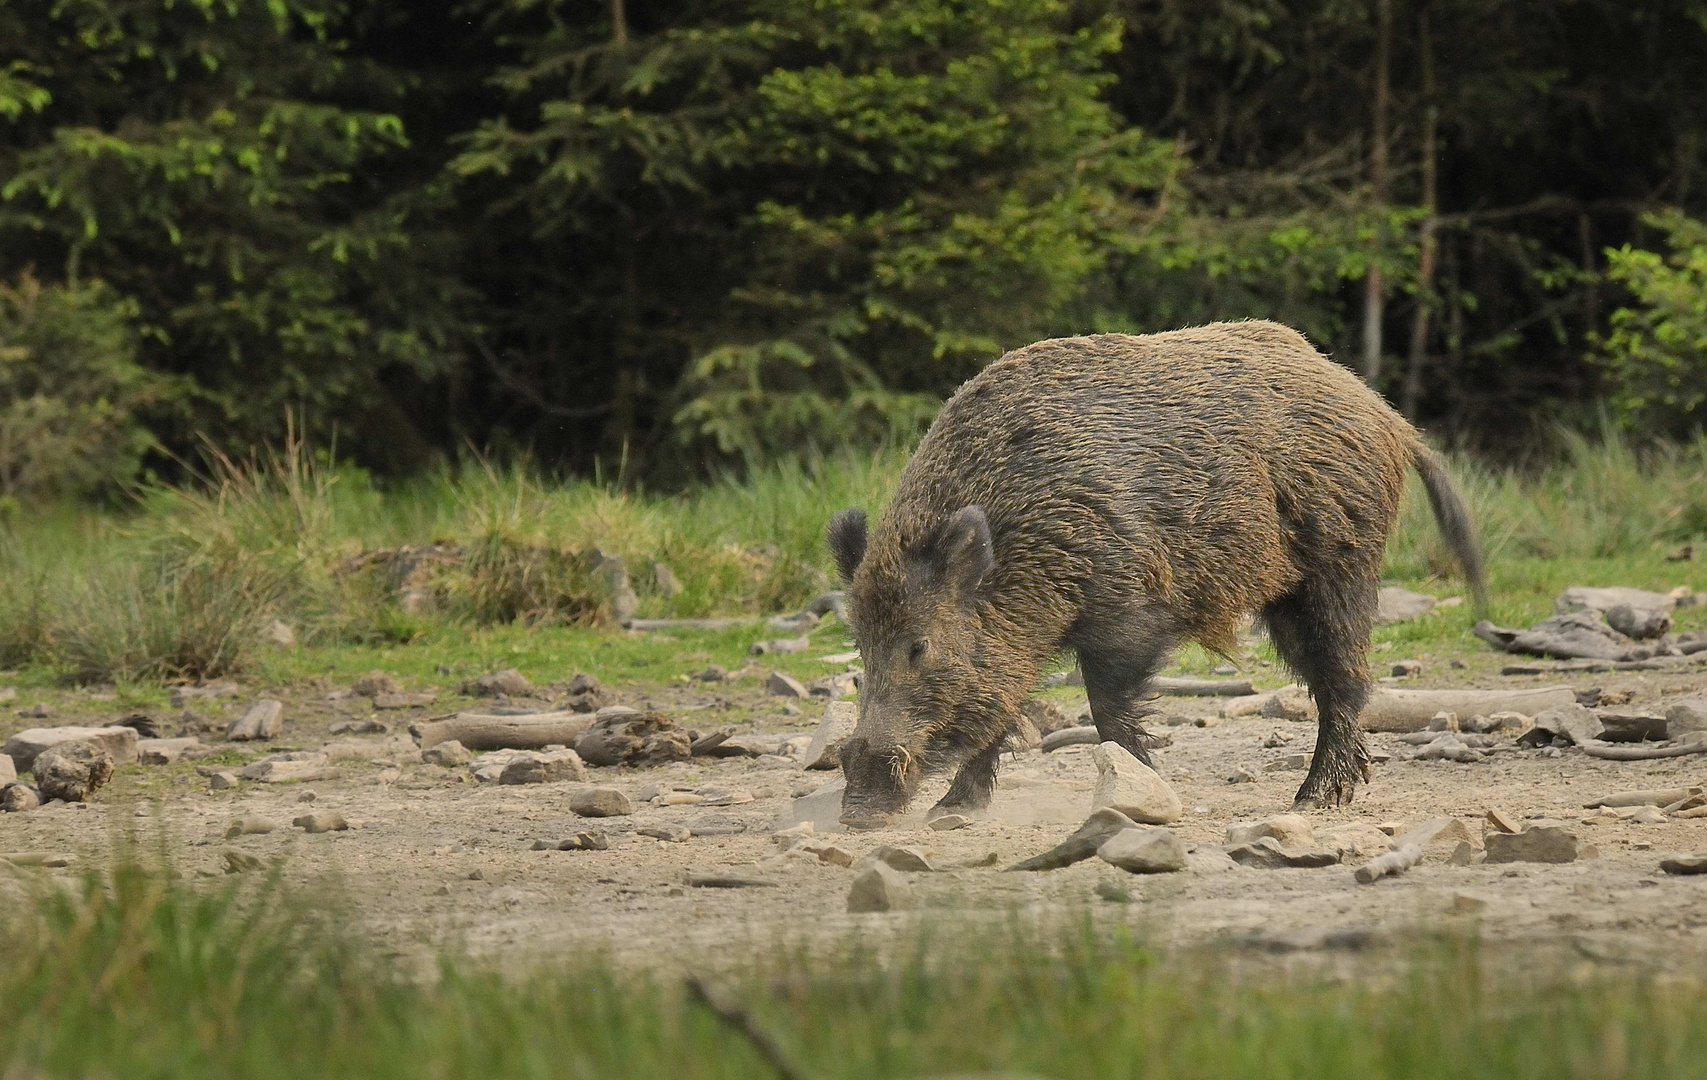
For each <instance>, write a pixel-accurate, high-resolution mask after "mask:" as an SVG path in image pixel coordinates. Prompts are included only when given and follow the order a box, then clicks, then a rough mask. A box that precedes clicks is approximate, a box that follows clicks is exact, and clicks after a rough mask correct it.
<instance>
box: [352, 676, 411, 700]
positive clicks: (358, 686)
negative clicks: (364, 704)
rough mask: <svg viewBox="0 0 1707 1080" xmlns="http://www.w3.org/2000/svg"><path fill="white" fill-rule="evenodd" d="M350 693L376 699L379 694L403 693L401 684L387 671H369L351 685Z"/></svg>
mask: <svg viewBox="0 0 1707 1080" xmlns="http://www.w3.org/2000/svg"><path fill="white" fill-rule="evenodd" d="M350 692H351V693H353V694H355V695H356V696H357V697H366V698H371V697H378V696H379V695H381V694H400V693H402V692H403V684H402V683H400V682H398V681H397V676H395V675H393V674H391V673H390V672H389V671H370V672H368V673H367V674H366V675H363V676H362V677H361V678H359V679H357V680H356V681H355V682H354V683H353V684H351V686H350Z"/></svg>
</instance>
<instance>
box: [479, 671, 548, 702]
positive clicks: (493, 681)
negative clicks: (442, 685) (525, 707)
mask: <svg viewBox="0 0 1707 1080" xmlns="http://www.w3.org/2000/svg"><path fill="white" fill-rule="evenodd" d="M469 689H470V691H471V692H472V693H474V694H475V695H477V696H480V697H497V696H498V695H499V694H504V695H506V696H509V697H526V696H527V695H528V694H531V693H533V683H531V682H528V679H527V676H526V675H523V674H522V673H521V672H519V671H517V670H516V669H515V668H505V669H504V670H503V671H495V672H493V673H492V674H490V675H482V676H480V678H478V679H475V680H474V682H473V684H472V685H471V686H470V688H469Z"/></svg>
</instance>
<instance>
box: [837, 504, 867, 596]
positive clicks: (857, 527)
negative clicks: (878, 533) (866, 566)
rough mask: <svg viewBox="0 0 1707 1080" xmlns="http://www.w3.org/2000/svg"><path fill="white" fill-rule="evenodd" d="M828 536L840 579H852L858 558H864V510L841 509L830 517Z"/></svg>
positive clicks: (857, 565)
mask: <svg viewBox="0 0 1707 1080" xmlns="http://www.w3.org/2000/svg"><path fill="white" fill-rule="evenodd" d="M829 537H830V553H831V554H832V555H834V556H835V557H836V569H838V570H840V571H841V572H842V581H844V582H849V581H852V580H853V576H854V571H855V570H858V569H859V564H860V560H862V559H864V558H865V511H864V510H859V509H854V510H843V511H842V512H841V513H839V514H837V515H836V516H835V517H833V518H831V519H830V530H829Z"/></svg>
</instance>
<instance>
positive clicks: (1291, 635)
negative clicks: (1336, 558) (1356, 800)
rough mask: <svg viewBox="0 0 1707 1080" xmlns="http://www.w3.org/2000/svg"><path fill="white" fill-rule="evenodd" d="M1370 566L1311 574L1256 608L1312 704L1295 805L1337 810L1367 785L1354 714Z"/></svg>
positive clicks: (1363, 673) (1362, 695) (1364, 653)
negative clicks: (1308, 748)
mask: <svg viewBox="0 0 1707 1080" xmlns="http://www.w3.org/2000/svg"><path fill="white" fill-rule="evenodd" d="M1375 591H1376V577H1375V573H1374V571H1373V569H1370V570H1367V571H1360V572H1354V571H1351V570H1347V571H1344V572H1340V573H1336V574H1332V575H1328V576H1326V577H1320V576H1319V577H1317V578H1314V579H1312V580H1310V581H1307V582H1305V583H1304V584H1302V585H1300V586H1299V587H1298V588H1297V589H1296V590H1295V591H1293V592H1292V593H1291V594H1290V595H1288V596H1285V597H1282V598H1281V599H1279V600H1277V601H1275V602H1274V603H1272V604H1270V605H1269V606H1268V607H1267V608H1266V609H1264V611H1263V618H1264V620H1265V621H1266V622H1267V624H1268V632H1269V637H1270V638H1271V639H1272V640H1273V641H1274V647H1275V649H1276V650H1277V651H1278V652H1279V653H1280V656H1281V659H1283V660H1285V661H1286V664H1287V666H1288V667H1290V668H1292V670H1293V671H1296V672H1297V673H1298V674H1299V675H1300V676H1302V677H1303V679H1304V681H1305V682H1306V683H1308V684H1309V686H1310V694H1311V696H1312V697H1314V698H1315V699H1316V711H1317V714H1318V719H1317V724H1316V754H1315V758H1314V760H1313V761H1311V763H1310V772H1309V775H1307V776H1306V777H1305V778H1304V784H1303V786H1302V787H1300V788H1299V789H1298V799H1297V805H1298V806H1299V807H1323V806H1345V805H1347V804H1348V803H1350V802H1351V800H1352V795H1353V794H1354V793H1355V792H1356V790H1357V785H1358V784H1359V783H1366V782H1368V780H1369V745H1368V743H1367V742H1366V741H1365V740H1364V737H1363V732H1362V730H1361V729H1360V728H1359V727H1358V723H1357V716H1358V713H1360V712H1362V711H1363V705H1364V702H1366V701H1368V700H1369V689H1370V684H1369V630H1370V627H1371V626H1372V625H1373V623H1374V617H1375Z"/></svg>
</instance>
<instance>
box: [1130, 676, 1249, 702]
mask: <svg viewBox="0 0 1707 1080" xmlns="http://www.w3.org/2000/svg"><path fill="white" fill-rule="evenodd" d="M1150 689H1151V690H1154V691H1155V692H1156V693H1158V694H1175V695H1178V696H1180V697H1246V696H1249V695H1250V694H1253V693H1255V692H1256V691H1254V690H1253V689H1252V688H1251V681H1250V680H1249V679H1171V678H1168V677H1166V676H1161V675H1159V676H1157V677H1156V678H1154V679H1151V680H1150Z"/></svg>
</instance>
